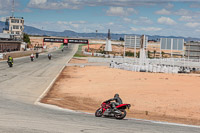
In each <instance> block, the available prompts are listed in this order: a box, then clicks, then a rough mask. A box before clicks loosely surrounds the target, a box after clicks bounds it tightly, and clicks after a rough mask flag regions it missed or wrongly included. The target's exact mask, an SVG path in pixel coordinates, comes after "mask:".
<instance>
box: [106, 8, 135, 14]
mask: <svg viewBox="0 0 200 133" xmlns="http://www.w3.org/2000/svg"><path fill="white" fill-rule="evenodd" d="M136 13H137V11H136V10H134V9H133V8H123V7H110V8H109V9H108V10H107V11H106V14H107V15H108V16H129V15H131V14H136Z"/></svg>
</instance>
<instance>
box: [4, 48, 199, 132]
mask: <svg viewBox="0 0 200 133" xmlns="http://www.w3.org/2000/svg"><path fill="white" fill-rule="evenodd" d="M76 49H77V46H70V48H68V49H66V50H65V51H64V52H61V51H60V50H58V51H55V52H53V56H52V60H50V61H49V60H48V58H47V54H43V55H40V56H39V58H38V59H35V60H34V62H31V61H30V58H29V57H24V58H20V59H15V60H14V67H13V68H9V67H8V65H7V63H6V62H5V61H3V62H0V133H81V132H82V133H100V132H101V133H111V132H122V133H200V128H199V127H195V126H194V127H193V126H191V127H190V126H184V125H173V124H164V123H155V122H151V121H143V120H134V119H125V120H116V119H110V118H95V117H94V115H91V114H84V113H74V112H71V111H65V110H60V109H52V108H46V107H43V106H39V105H35V104H34V103H35V101H36V100H37V99H38V97H39V96H40V95H41V94H42V93H43V92H44V91H45V90H46V88H47V87H48V86H49V84H50V83H51V82H52V81H53V79H54V78H55V77H56V76H57V75H58V73H59V71H60V70H61V69H62V68H63V66H64V65H65V64H66V62H67V61H68V60H69V59H70V58H71V57H72V55H73V54H74V53H75V51H76Z"/></svg>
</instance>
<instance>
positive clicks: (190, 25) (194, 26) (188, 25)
mask: <svg viewBox="0 0 200 133" xmlns="http://www.w3.org/2000/svg"><path fill="white" fill-rule="evenodd" d="M185 25H186V26H187V27H190V28H196V27H198V26H200V23H196V22H195V23H187V24H185Z"/></svg>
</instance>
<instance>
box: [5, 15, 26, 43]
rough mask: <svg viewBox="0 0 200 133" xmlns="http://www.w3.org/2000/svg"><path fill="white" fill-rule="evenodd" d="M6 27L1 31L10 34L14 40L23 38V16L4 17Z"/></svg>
mask: <svg viewBox="0 0 200 133" xmlns="http://www.w3.org/2000/svg"><path fill="white" fill-rule="evenodd" d="M5 25H6V27H5V28H4V29H3V33H7V34H11V36H12V37H13V38H14V39H16V40H22V39H23V31H24V18H23V17H8V18H6V23H5Z"/></svg>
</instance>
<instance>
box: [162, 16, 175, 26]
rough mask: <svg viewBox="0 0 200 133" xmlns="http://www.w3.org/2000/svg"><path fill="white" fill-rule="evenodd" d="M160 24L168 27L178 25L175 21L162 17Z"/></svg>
mask: <svg viewBox="0 0 200 133" xmlns="http://www.w3.org/2000/svg"><path fill="white" fill-rule="evenodd" d="M158 23H160V24H166V25H175V24H177V23H176V22H175V21H174V20H173V19H171V18H169V17H160V18H159V19H158Z"/></svg>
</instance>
